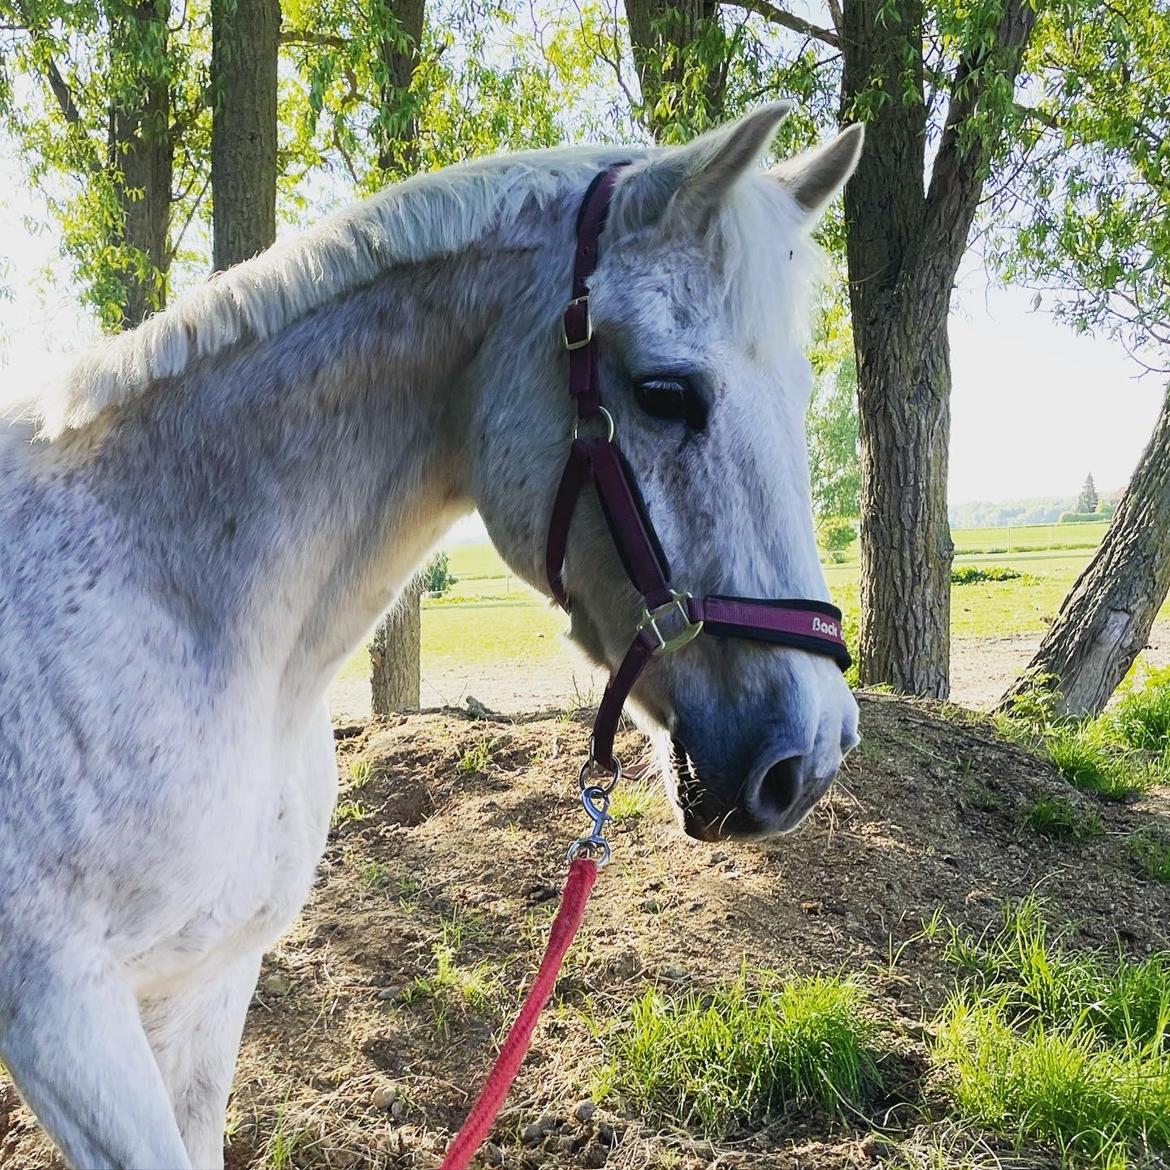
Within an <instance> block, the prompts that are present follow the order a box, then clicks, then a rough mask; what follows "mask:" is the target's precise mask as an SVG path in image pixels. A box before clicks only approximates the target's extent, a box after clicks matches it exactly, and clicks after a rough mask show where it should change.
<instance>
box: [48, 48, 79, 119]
mask: <svg viewBox="0 0 1170 1170" xmlns="http://www.w3.org/2000/svg"><path fill="white" fill-rule="evenodd" d="M45 76H46V77H47V78H48V82H49V88H50V89H51V90H52V91H53V96H54V97H55V98H56V99H57V105H59V106H60V107H61V114H62V116H63V117H64V118H65V121H66V122H68V123H69V124H70V125H72V126H76V125H77V123H78V122H80V121H81V111H80V110H78V108H77V106H76V104H75V103H74V101H73V94H72V93H71V92H70V90H69V86H68V85H67V84H66V82H65V78H64V77H62V76H61V71H60V70H59V69H58V68H57V66H56V63H55V62H54V61H53V59H52V58H51V57H50V58H49V59H48V61H47V62H46V63H45Z"/></svg>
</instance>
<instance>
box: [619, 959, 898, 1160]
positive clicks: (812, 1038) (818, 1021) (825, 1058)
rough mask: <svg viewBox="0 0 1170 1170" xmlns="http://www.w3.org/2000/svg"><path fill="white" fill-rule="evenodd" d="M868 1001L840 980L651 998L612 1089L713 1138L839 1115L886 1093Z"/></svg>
mask: <svg viewBox="0 0 1170 1170" xmlns="http://www.w3.org/2000/svg"><path fill="white" fill-rule="evenodd" d="M865 1007H866V1003H865V993H864V992H863V990H862V989H861V987H859V986H858V985H857V984H856V983H854V982H852V981H851V980H847V979H835V978H822V977H814V978H793V979H787V980H781V979H780V978H779V977H778V976H776V975H774V974H770V973H765V974H763V975H761V976H760V981H759V983H758V985H757V986H755V987H752V986H750V985H749V982H748V979H747V975H746V973H741V975H740V977H739V978H738V979H737V980H735V982H733V983H731V984H729V985H727V986H725V987H723V988H720V989H718V990H716V991H713V992H710V993H707V994H700V993H698V992H691V993H688V994H686V995H685V996H682V997H681V998H671V997H667V996H665V995H663V994H662V993H661V992H659V991H656V990H655V991H650V992H648V993H647V994H646V995H645V996H644V997H643V998H642V999H640V1000H638V1001H637V1002H636V1003H635V1004H634V1005H633V1007H632V1008H631V1010H630V1015H629V1018H628V1020H625V1021H623V1022H622V1024H621V1025H620V1026H619V1027H617V1028H616V1029H615V1030H614V1032H613V1033H612V1035H611V1037H610V1050H611V1054H612V1056H613V1063H612V1064H611V1065H610V1066H609V1067H608V1069H607V1071H606V1074H605V1078H604V1081H605V1088H606V1089H612V1090H616V1091H617V1092H618V1093H620V1094H621V1095H623V1096H624V1097H625V1098H626V1099H627V1101H629V1102H632V1103H633V1104H635V1105H637V1106H638V1107H640V1108H642V1109H645V1110H647V1111H649V1112H653V1113H656V1114H658V1115H659V1116H661V1117H664V1118H666V1119H667V1120H669V1121H671V1122H673V1123H675V1124H679V1125H685V1126H693V1125H696V1124H697V1125H698V1127H699V1128H700V1129H701V1130H702V1131H703V1132H704V1133H705V1134H707V1135H708V1136H710V1137H714V1138H719V1137H723V1136H725V1135H726V1134H727V1133H729V1132H730V1131H732V1130H734V1129H735V1128H736V1127H738V1126H742V1125H746V1124H748V1123H750V1122H754V1121H760V1120H763V1119H765V1118H767V1117H768V1116H771V1115H776V1114H779V1113H782V1112H785V1111H787V1110H789V1109H792V1108H799V1107H812V1108H816V1109H819V1110H822V1111H824V1112H827V1113H829V1114H832V1115H837V1114H839V1113H840V1112H842V1110H844V1109H846V1108H849V1107H854V1108H856V1107H859V1106H861V1105H863V1104H864V1103H865V1102H866V1101H867V1100H869V1099H871V1098H872V1097H873V1095H874V1094H875V1093H876V1092H877V1091H878V1090H879V1088H880V1084H881V1077H880V1073H879V1069H878V1054H877V1049H876V1035H875V1026H874V1024H873V1022H872V1021H871V1020H870V1019H869V1018H868V1017H867V1015H866V1012H865Z"/></svg>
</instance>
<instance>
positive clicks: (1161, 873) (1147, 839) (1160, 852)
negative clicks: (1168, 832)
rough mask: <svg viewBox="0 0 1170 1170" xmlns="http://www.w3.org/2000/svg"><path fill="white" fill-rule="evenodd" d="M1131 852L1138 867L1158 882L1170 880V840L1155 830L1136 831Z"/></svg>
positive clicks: (1131, 838)
mask: <svg viewBox="0 0 1170 1170" xmlns="http://www.w3.org/2000/svg"><path fill="white" fill-rule="evenodd" d="M1129 849H1130V854H1131V855H1132V857H1133V859H1134V861H1135V862H1137V866H1138V868H1139V869H1140V870H1141V871H1142V873H1144V874H1145V875H1146V877H1148V878H1153V880H1154V881H1156V882H1170V840H1167V839H1166V838H1165V837H1163V836H1161V835H1159V834H1158V833H1155V832H1152V831H1150V832H1145V833H1134V834H1133V836H1132V837H1130V840H1129Z"/></svg>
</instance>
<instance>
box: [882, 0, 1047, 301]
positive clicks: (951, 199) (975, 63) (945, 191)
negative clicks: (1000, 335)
mask: <svg viewBox="0 0 1170 1170" xmlns="http://www.w3.org/2000/svg"><path fill="white" fill-rule="evenodd" d="M1035 23H1036V9H1035V7H1033V5H1032V4H1031V3H1030V2H1029V0H1006V3H1005V4H1004V9H1003V16H1002V17H1001V19H1000V22H999V28H998V29H997V30H996V35H995V43H994V44H993V45H992V46H991V47H990V48H988V47H987V46H983V45H981V46H978V47H976V48H974V49H972V50H971V51H970V52H968V53H967V54H965V55H964V56H963V58H962V59H961V60H960V61H959V63H958V65H957V66H956V68H955V74H954V79H953V81H952V83H951V97H950V102H949V105H948V107H947V116H946V122H945V124H944V126H943V132H942V137H941V139H940V140H939V146H938V154H937V155H936V156H935V160H934V168H933V170H932V171H931V176H930V188H929V190H928V191H927V193H926V202H925V205H924V207H923V215H922V230H921V231H919V232H918V233H917V235H916V237H915V241H914V244H913V245H912V254H911V255H910V256H908V257H907V264H906V266H905V267H904V270H903V278H904V279H905V280H909V281H915V280H917V279H918V277H919V276H920V275H921V274H922V272H923V270H924V266H928V267H930V268H931V269H932V270H933V273H934V276H935V277H937V276H940V275H941V276H942V277H943V279H941V280H939V279H933V280H931V281H929V282H928V283H929V284H930V287H932V288H934V289H939V290H943V289H945V291H946V295H947V296H949V295H950V286H951V283H952V281H953V280H954V277H955V274H956V273H957V272H958V269H959V263H960V261H961V260H962V258H963V253H964V251H965V250H966V247H967V237H968V235H969V234H970V231H971V224H972V223H973V221H974V219H975V212H976V211H977V210H978V207H979V200H980V197H981V196H982V194H983V185H984V181H985V174H984V168H985V166H986V163H987V160H988V157H989V156H990V155H991V154H992V153H993V152H994V150H995V149H996V147H997V146H998V142H999V139H1000V138H1001V137H1002V134H1003V115H1002V114H998V115H997V114H995V113H992V114H990V115H989V116H990V117H991V118H993V119H994V118H998V119H999V120H998V123H997V124H995V125H994V126H993V127H992V128H991V129H984V130H980V129H976V128H973V127H971V126H969V125H968V122H969V121H970V120H971V119H972V118H973V117H974V116H975V115H976V114H978V113H980V112H981V111H980V105H981V103H982V100H983V98H984V96H985V94H986V93H987V88H988V83H989V81H990V80H991V78H992V77H994V76H996V75H1002V76H1003V77H1005V78H1006V79H1007V80H1008V81H1009V82H1010V84H1011V85H1012V86H1013V88H1014V86H1015V82H1016V77H1017V76H1018V75H1019V71H1020V64H1021V62H1022V60H1023V55H1024V48H1025V46H1026V45H1027V43H1028V38H1029V37H1030V36H1031V35H1032V29H1033V27H1034V26H1035ZM919 291H922V290H919Z"/></svg>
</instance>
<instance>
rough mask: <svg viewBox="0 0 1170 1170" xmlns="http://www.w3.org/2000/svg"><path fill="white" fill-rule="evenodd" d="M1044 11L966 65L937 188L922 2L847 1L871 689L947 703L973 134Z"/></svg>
mask: <svg viewBox="0 0 1170 1170" xmlns="http://www.w3.org/2000/svg"><path fill="white" fill-rule="evenodd" d="M1035 16H1036V14H1035V11H1034V10H1033V9H1032V8H1031V7H1030V5H1029V3H1028V0H1005V7H1004V10H1003V13H1002V17H1001V20H1000V23H999V26H998V28H997V30H996V36H995V40H994V44H993V45H991V46H990V47H988V46H987V45H985V44H984V43H983V42H980V43H979V47H978V48H976V49H974V50H972V52H971V54H970V55H969V56H968V57H966V58H964V59H963V60H962V61H961V62H960V63H959V65H958V67H957V68H956V72H955V76H954V78H953V80H952V88H951V99H950V104H949V106H948V111H947V118H946V122H945V125H944V128H943V133H942V136H941V138H940V140H939V147H938V152H937V154H936V156H935V159H934V164H933V167H932V170H931V179H930V186H929V188H928V189H926V190H924V178H923V172H924V167H925V146H926V133H927V103H926V102H925V100H924V79H923V61H922V43H923V28H924V12H923V5H922V2H921V0H902V3H900V4H897V5H889V4H887V3H886V2H885V0H849V2H848V3H847V4H846V5H845V9H844V13H843V33H842V37H841V41H842V46H843V53H844V71H843V79H842V97H843V99H844V108H845V109H846V110H852V109H855V108H857V109H864V110H866V111H867V117H866V145H865V150H864V151H863V152H862V155H861V160H860V162H859V164H858V167H857V170H856V171H855V172H854V175H853V178H852V179H851V180H850V182H849V184H848V186H847V187H846V189H845V219H846V255H847V261H848V270H849V285H850V288H849V292H850V302H851V306H852V315H853V337H854V345H855V348H856V354H857V380H858V413H859V431H860V440H861V470H862V489H861V581H862V585H861V642H860V646H859V647H858V651H859V653H858V673H859V678H860V681H861V683H862V685H863V686H864V685H873V684H877V683H884V684H888V685H890V686H892V687H894V688H895V689H896V690H898V691H902V692H904V693H907V694H916V695H927V696H931V697H934V698H946V696H947V694H948V693H949V690H950V588H951V585H950V570H951V559H952V555H953V546H952V543H951V536H950V527H949V525H948V523H947V509H946V485H947V452H948V448H949V444H950V390H951V371H950V349H949V343H948V338H947V315H948V312H949V309H950V294H951V286H952V284H953V282H954V279H955V275H956V273H957V272H958V267H959V263H960V261H961V260H962V257H963V252H964V250H965V249H966V244H967V236H968V233H969V232H970V228H971V224H972V222H973V220H974V218H975V212H976V209H977V207H978V204H979V200H980V197H981V196H982V192H983V184H984V176H985V172H986V162H987V158H988V156H989V153H990V152H991V151H992V150H993V149H994V146H995V143H996V137H995V134H994V133H993V132H992V131H991V130H990V129H988V128H986V127H984V129H983V130H982V131H981V132H965V130H969V127H966V125H965V124H966V123H967V121H968V119H971V118H972V117H974V116H977V115H978V116H980V117H985V115H984V114H983V112H982V111H981V110H980V106H979V102H980V99H981V98H982V96H983V95H984V94H985V93H986V91H987V87H988V84H989V81H990V80H991V79H992V78H998V77H1002V78H1004V79H1005V80H1006V81H1007V82H1008V83H1009V85H1010V86H1014V84H1015V78H1016V75H1017V73H1018V70H1019V66H1020V59H1021V56H1022V51H1023V47H1024V45H1025V44H1026V43H1027V39H1028V37H1029V36H1030V35H1031V30H1032V26H1033V24H1034V22H1035ZM974 39H975V40H977V41H978V38H974ZM875 96H877V97H878V99H879V100H874V99H875Z"/></svg>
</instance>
